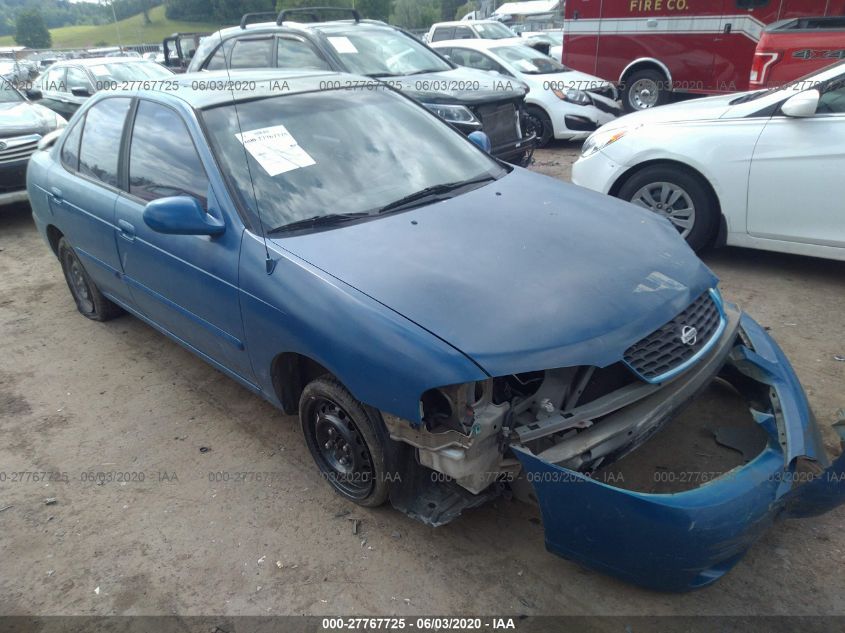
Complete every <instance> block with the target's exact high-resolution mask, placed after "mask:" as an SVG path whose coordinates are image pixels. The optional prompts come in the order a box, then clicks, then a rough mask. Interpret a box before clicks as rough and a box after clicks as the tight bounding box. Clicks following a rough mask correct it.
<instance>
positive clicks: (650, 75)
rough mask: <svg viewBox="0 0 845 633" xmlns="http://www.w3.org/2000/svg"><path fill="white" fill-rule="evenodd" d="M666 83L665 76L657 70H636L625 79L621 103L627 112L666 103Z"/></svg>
mask: <svg viewBox="0 0 845 633" xmlns="http://www.w3.org/2000/svg"><path fill="white" fill-rule="evenodd" d="M668 84H669V82H668V81H667V80H666V76H665V75H664V74H663V73H661V72H659V71H657V70H652V69H650V68H644V69H643V70H637V71H635V72H633V73H631V74H630V75H629V76H628V77H627V78H626V79H625V87H624V89H623V92H622V105H623V107H624V108H625V110H626V111H627V112H636V111H638V110H648V109H649V108H654V107H656V106H659V105H663V104H664V103H668V102H669V85H668Z"/></svg>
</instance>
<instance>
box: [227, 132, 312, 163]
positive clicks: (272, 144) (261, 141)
mask: <svg viewBox="0 0 845 633" xmlns="http://www.w3.org/2000/svg"><path fill="white" fill-rule="evenodd" d="M235 138H236V139H238V140H239V141H240V142H241V143H242V144H243V146H244V147H245V148H246V151H248V152H249V153H250V154H251V155H252V157H253V158H254V159H255V160H256V161H258V164H259V165H261V167H262V168H263V169H264V171H266V172H267V173H268V174H269V175H270V176H278V175H279V174H284V173H285V172H288V171H293V170H294V169H301V168H303V167H309V166H310V165H316V164H317V161H315V160H314V159H313V158H311V156H310V155H309V154H308V152H306V151H305V150H304V149H302V148H301V147H300V146H299V143H297V142H296V139H295V138H293V136H292V135H291V133H290V132H288V129H287V128H286V127H285V126H284V125H274V126H272V127H263V128H260V129H258V130H250V131H249V132H244V133H243V134H235Z"/></svg>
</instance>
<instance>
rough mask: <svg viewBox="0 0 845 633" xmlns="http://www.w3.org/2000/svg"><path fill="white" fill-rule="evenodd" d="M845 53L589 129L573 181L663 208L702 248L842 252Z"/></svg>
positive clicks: (841, 255)
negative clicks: (782, 76) (779, 79)
mask: <svg viewBox="0 0 845 633" xmlns="http://www.w3.org/2000/svg"><path fill="white" fill-rule="evenodd" d="M844 176H845V62H840V63H838V64H836V65H835V66H832V67H828V68H827V69H825V70H822V71H820V72H817V73H815V74H813V75H809V76H807V77H804V78H802V79H799V80H797V81H795V82H793V83H792V84H790V85H787V86H784V87H781V88H777V89H772V90H761V91H757V92H748V93H743V94H739V95H736V94H734V95H729V96H718V97H710V98H707V99H697V100H693V101H686V102H684V103H678V104H674V105H667V106H661V107H659V108H653V109H650V110H644V111H642V112H636V113H634V114H630V115H628V116H625V117H622V118H620V119H618V120H616V121H614V122H613V123H612V124H610V125H607V126H605V127H603V128H601V129H600V130H598V131H597V132H595V133H594V134H592V135H591V136H590V138H588V139H587V141H586V142H585V143H584V147H583V149H582V152H581V158H580V159H579V160H578V161H577V162H576V163H575V164H574V165H573V168H572V181H573V182H574V183H575V184H578V185H581V186H584V187H587V188H589V189H593V190H595V191H600V192H603V193H607V194H610V195H613V196H616V197H619V198H622V199H623V200H628V201H630V202H633V203H634V204H637V205H640V206H643V207H646V208H648V209H651V210H653V211H655V212H656V213H659V214H661V215H663V216H666V217H667V218H668V219H669V220H670V221H671V222H672V223H673V224H674V225H675V227H676V228H677V229H678V231H679V232H680V233H681V235H682V236H683V237H685V238H686V240H687V242H688V243H689V244H690V246H692V248H694V249H696V250H697V249H701V248H703V247H705V246H708V245H712V244H716V245H722V244H730V245H734V246H744V247H749V248H760V249H765V250H771V251H782V252H786V253H795V254H799V255H812V256H816V257H827V258H831V259H839V260H845V198H843V195H842V191H841V188H840V185H841V180H842V179H843V177H844Z"/></svg>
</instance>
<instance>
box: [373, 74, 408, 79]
mask: <svg viewBox="0 0 845 633" xmlns="http://www.w3.org/2000/svg"><path fill="white" fill-rule="evenodd" d="M401 76H402V75H397V74H396V73H367V77H372V78H373V79H381V78H382V77H401Z"/></svg>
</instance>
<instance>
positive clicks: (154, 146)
mask: <svg viewBox="0 0 845 633" xmlns="http://www.w3.org/2000/svg"><path fill="white" fill-rule="evenodd" d="M129 193H130V194H132V195H133V196H136V197H138V198H140V199H141V200H143V201H144V202H149V201H150V200H156V199H158V198H166V197H169V196H192V197H194V198H196V199H197V200H199V201H200V204H201V205H202V207H203V208H204V209H206V208H208V176H207V175H206V173H205V169H204V168H203V166H202V162H201V161H200V158H199V156H198V155H197V150H196V148H195V147H194V143H193V141H192V140H191V135H190V134H189V133H188V129H187V128H186V127H185V123H184V122H183V121H182V118H181V117H180V116H179V115H178V114H177V113H176V112H174V111H173V110H171V109H170V108H168V107H165V106H163V105H160V104H157V103H153V102H151V101H141V102H140V103H139V104H138V112H137V114H136V115H135V125H134V128H133V131H132V141H131V145H130V148H129Z"/></svg>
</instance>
